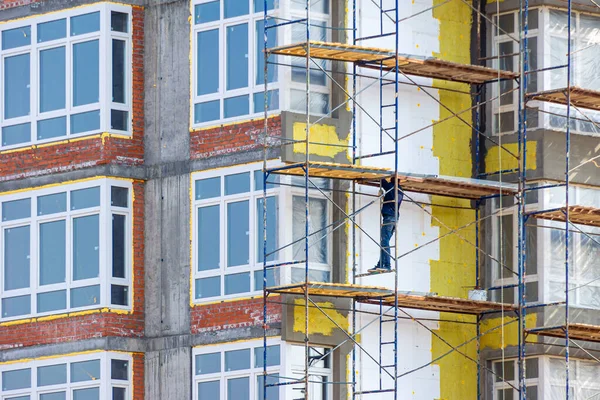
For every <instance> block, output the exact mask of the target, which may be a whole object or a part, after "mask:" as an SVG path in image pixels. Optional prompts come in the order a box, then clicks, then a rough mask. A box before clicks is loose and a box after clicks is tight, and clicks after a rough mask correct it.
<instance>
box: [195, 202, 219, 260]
mask: <svg viewBox="0 0 600 400" xmlns="http://www.w3.org/2000/svg"><path fill="white" fill-rule="evenodd" d="M219 209H220V207H219V206H218V205H216V206H210V207H202V208H199V209H198V246H197V249H198V271H207V270H210V269H218V268H219V267H220V265H221V262H220V255H221V244H220V242H221V240H220V238H221V222H220V217H219Z"/></svg>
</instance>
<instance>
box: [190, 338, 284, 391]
mask: <svg viewBox="0 0 600 400" xmlns="http://www.w3.org/2000/svg"><path fill="white" fill-rule="evenodd" d="M263 346H264V344H263V341H262V338H261V339H254V340H248V341H243V342H236V343H224V344H219V345H209V346H201V347H195V348H193V351H192V371H193V379H192V395H193V399H198V384H199V383H202V382H211V381H217V380H218V381H220V396H221V399H222V400H227V380H228V379H231V378H233V379H235V378H245V377H249V378H250V379H249V380H250V398H251V399H253V398H255V397H256V398H257V397H258V395H257V394H258V387H257V386H258V385H257V378H258V377H259V376H262V375H263V372H264V371H263V367H255V365H256V364H255V362H254V361H255V360H254V349H256V348H261V349H263V348H264V347H263ZM267 346H279V354H280V365H277V366H268V367H267V374H268V375H272V374H280V369H281V368H283V366H285V365H287V360H286V356H287V355H286V352H285V349H286V346H285V343H284V342H282V341H281V340H279V338H268V339H267ZM246 349H248V350H250V368H248V369H243V370H238V371H231V372H229V371H225V353H226V352H228V351H235V350H246ZM267 351H268V350H267ZM212 353H220V354H221V369H220V372H216V373H211V374H203V375H196V356H198V355H203V354H212ZM283 393H284V386H279V398H280V399H284V398H285V397H283Z"/></svg>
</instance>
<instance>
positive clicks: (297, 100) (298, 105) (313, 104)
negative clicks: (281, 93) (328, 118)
mask: <svg viewBox="0 0 600 400" xmlns="http://www.w3.org/2000/svg"><path fill="white" fill-rule="evenodd" d="M290 95H291V109H292V110H294V111H298V112H301V113H305V112H306V92H304V91H302V90H294V89H292V90H290ZM309 111H310V113H311V114H327V113H328V112H329V95H328V94H325V93H317V92H312V93H311V94H310V110H309Z"/></svg>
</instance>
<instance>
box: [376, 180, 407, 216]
mask: <svg viewBox="0 0 600 400" xmlns="http://www.w3.org/2000/svg"><path fill="white" fill-rule="evenodd" d="M381 187H383V190H384V191H385V192H386V193H385V197H384V198H383V207H382V208H381V215H388V216H392V217H393V216H394V212H395V211H396V210H395V207H394V197H395V196H394V183H393V182H388V181H387V180H385V179H382V180H381ZM403 198H404V193H402V191H401V190H400V186H398V213H400V205H401V204H402V199H403Z"/></svg>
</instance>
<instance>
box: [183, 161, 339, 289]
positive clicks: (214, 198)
mask: <svg viewBox="0 0 600 400" xmlns="http://www.w3.org/2000/svg"><path fill="white" fill-rule="evenodd" d="M286 178H287V177H282V176H279V175H270V176H269V178H268V181H267V215H266V217H267V254H266V257H267V265H275V264H277V263H278V262H281V261H284V260H291V259H293V260H295V261H303V260H305V256H304V241H303V240H302V238H303V237H304V226H305V225H304V215H305V207H304V197H303V195H301V193H303V192H302V191H300V190H298V189H294V188H290V187H289V186H290V183H289V181H288V180H286ZM193 179H194V189H193V191H194V199H195V200H194V228H193V236H194V237H193V243H194V264H193V265H194V271H195V272H194V280H195V282H194V293H195V294H194V298H195V299H196V300H205V299H211V298H213V299H214V298H216V297H229V298H231V297H236V296H240V295H247V294H249V293H253V294H258V293H259V292H262V288H263V259H264V252H263V236H264V231H263V216H264V214H263V210H264V208H263V172H262V164H261V163H256V164H253V165H247V166H240V167H232V168H228V169H225V170H219V171H212V172H199V173H195V174H193ZM323 187H324V188H325V186H323ZM309 203H310V216H309V222H310V229H311V233H313V232H314V233H315V234H314V235H312V236H311V238H310V240H309V244H310V248H309V254H310V256H309V262H310V274H311V279H313V280H317V281H325V282H327V281H329V280H330V270H331V268H330V264H329V237H330V235H325V232H326V231H325V229H327V228H329V227H328V224H329V222H328V221H329V215H330V211H329V204H328V201H327V200H326V199H325V198H324V197H323V196H319V195H318V194H316V193H315V194H311V197H310V199H309ZM281 210H283V211H281ZM288 227H290V228H288ZM329 229H330V228H329ZM319 232H320V233H319ZM298 239H299V240H300V241H299V242H298V243H294V244H293V245H291V246H287V247H285V248H284V249H280V248H281V247H283V245H284V244H289V243H292V242H293V241H295V240H298ZM278 249H280V250H278ZM290 280H291V281H304V268H303V267H301V268H300V267H298V268H294V267H293V266H292V267H290V266H288V267H285V268H281V269H280V268H278V267H273V268H269V269H267V286H275V285H278V284H280V282H282V281H283V282H290Z"/></svg>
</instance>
